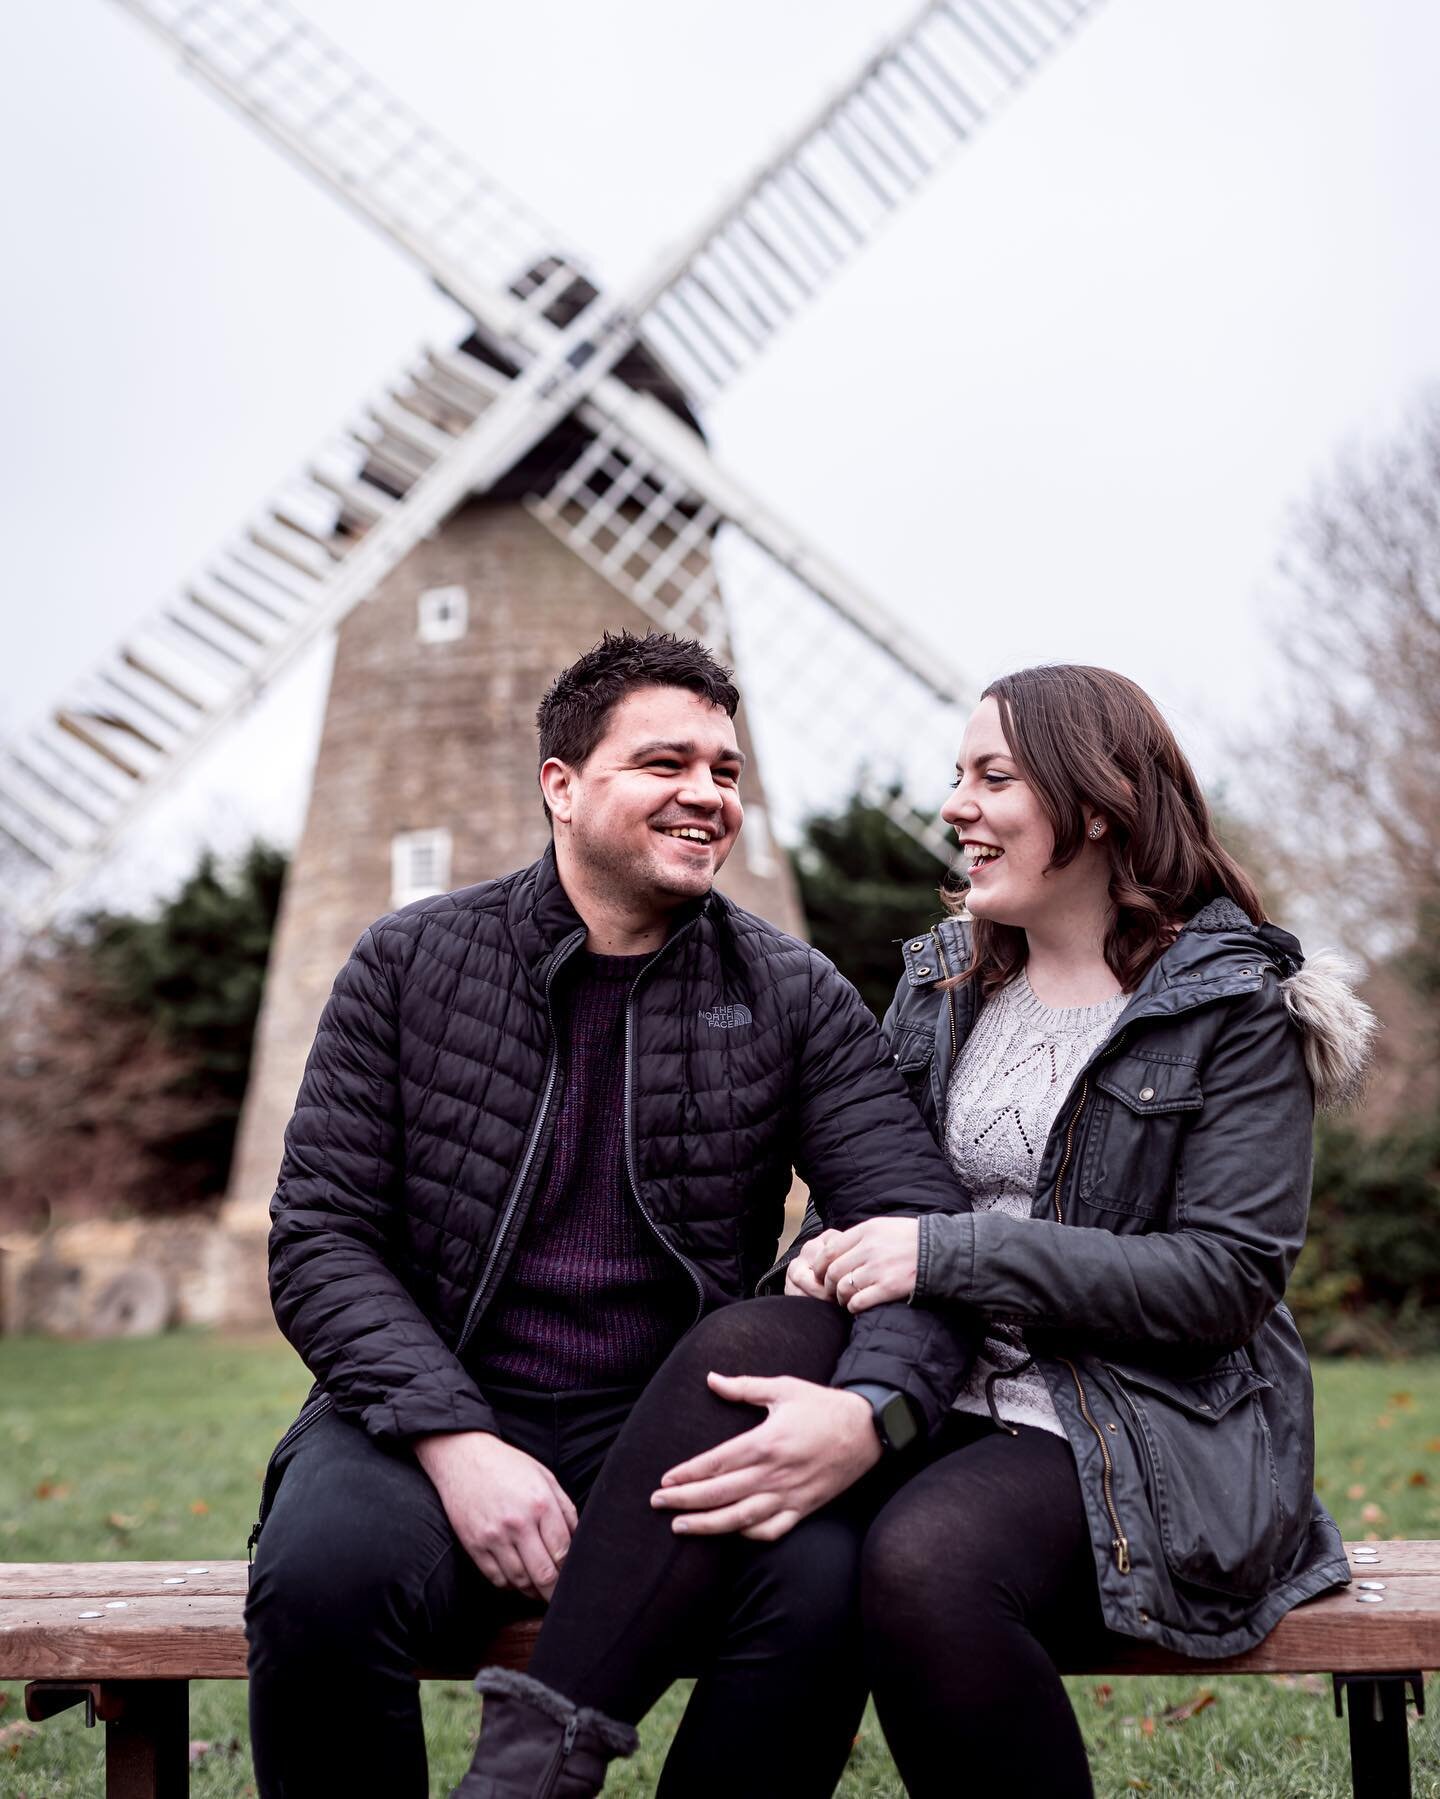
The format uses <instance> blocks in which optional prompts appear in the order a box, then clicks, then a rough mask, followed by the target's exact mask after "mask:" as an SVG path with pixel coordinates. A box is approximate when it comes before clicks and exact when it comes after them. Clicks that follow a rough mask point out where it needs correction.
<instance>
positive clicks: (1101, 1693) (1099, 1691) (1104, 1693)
mask: <svg viewBox="0 0 1440 1799" xmlns="http://www.w3.org/2000/svg"><path fill="white" fill-rule="evenodd" d="M1114 1697H1115V1689H1114V1687H1109V1686H1098V1687H1096V1689H1095V1703H1096V1705H1109V1703H1110V1701H1111V1700H1112V1699H1113V1698H1114Z"/></svg>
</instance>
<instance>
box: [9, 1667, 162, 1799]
mask: <svg viewBox="0 0 1440 1799" xmlns="http://www.w3.org/2000/svg"><path fill="white" fill-rule="evenodd" d="M72 1705H83V1706H84V1707H85V1723H86V1725H87V1727H88V1726H90V1725H93V1724H94V1723H95V1722H96V1720H97V1719H98V1720H99V1721H100V1722H101V1723H103V1724H104V1726H105V1799H184V1795H185V1794H186V1793H188V1792H189V1790H190V1684H189V1682H188V1681H184V1680H32V1681H31V1682H30V1683H29V1685H28V1686H27V1687H26V1688H25V1716H26V1717H27V1718H29V1719H31V1720H32V1722H34V1723H37V1724H38V1723H41V1722H43V1720H44V1719H46V1718H53V1717H54V1716H55V1715H56V1713H57V1712H63V1711H68V1710H69V1708H70V1707H71V1706H72Z"/></svg>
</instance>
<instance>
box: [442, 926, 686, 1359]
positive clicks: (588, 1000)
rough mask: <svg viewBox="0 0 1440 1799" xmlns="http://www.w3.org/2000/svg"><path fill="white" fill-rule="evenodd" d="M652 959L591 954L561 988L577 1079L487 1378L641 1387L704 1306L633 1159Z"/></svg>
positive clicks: (508, 1283)
mask: <svg viewBox="0 0 1440 1799" xmlns="http://www.w3.org/2000/svg"><path fill="white" fill-rule="evenodd" d="M649 960H650V957H649V956H592V955H587V954H584V953H582V954H581V955H579V956H577V957H576V958H575V961H574V963H572V964H571V970H573V972H570V971H567V973H569V978H568V979H567V980H566V981H565V983H564V985H563V987H562V989H561V990H560V991H559V993H558V994H557V995H556V999H555V1029H556V1034H557V1040H558V1041H557V1048H558V1050H559V1054H560V1066H561V1070H562V1074H563V1079H564V1084H563V1089H562V1092H561V1095H560V1099H559V1101H558V1103H557V1106H556V1111H555V1121H554V1138H553V1140H552V1142H551V1145H550V1158H549V1161H548V1162H547V1163H546V1166H545V1174H544V1177H543V1179H542V1181H541V1183H540V1186H539V1189H538V1191H537V1192H536V1194H535V1197H534V1199H533V1200H532V1201H531V1204H530V1211H529V1214H528V1216H527V1217H526V1219H525V1224H524V1228H523V1230H522V1231H521V1235H520V1241H519V1243H518V1244H517V1245H516V1248H515V1253H514V1255H513V1256H512V1258H511V1261H510V1265H509V1268H508V1269H507V1271H506V1274H505V1279H504V1281H503V1282H502V1284H501V1287H500V1291H499V1292H498V1293H497V1294H496V1296H495V1300H494V1302H493V1304H492V1305H491V1307H490V1309H489V1311H488V1312H487V1313H486V1315H485V1318H484V1320H483V1321H482V1324H481V1327H480V1330H479V1332H478V1333H477V1335H476V1338H475V1341H474V1344H473V1346H472V1347H471V1349H470V1350H469V1352H468V1353H467V1356H466V1361H467V1363H468V1364H469V1365H470V1367H471V1368H472V1369H473V1370H474V1372H475V1374H476V1376H477V1377H478V1378H479V1380H480V1383H481V1385H482V1387H483V1385H484V1380H485V1377H486V1376H487V1375H488V1376H489V1377H490V1378H491V1379H492V1380H498V1381H500V1382H510V1383H513V1384H515V1385H517V1386H526V1387H537V1388H540V1389H542V1390H545V1391H548V1392H556V1393H572V1392H576V1391H578V1390H581V1389H584V1388H587V1387H621V1386H627V1385H631V1384H633V1385H635V1386H640V1385H642V1384H643V1383H644V1382H645V1381H647V1380H648V1379H649V1378H650V1376H651V1375H652V1374H653V1373H654V1372H655V1370H656V1369H657V1368H658V1367H659V1365H660V1363H661V1362H662V1361H663V1360H664V1358H665V1356H666V1355H667V1354H668V1352H669V1351H670V1349H671V1348H672V1347H673V1346H674V1344H675V1343H676V1342H677V1340H678V1339H679V1338H680V1336H681V1335H682V1334H683V1333H684V1331H685V1329H686V1328H687V1326H688V1325H689V1323H690V1320H691V1318H692V1316H693V1314H694V1309H695V1297H694V1289H693V1288H692V1286H691V1284H690V1282H689V1280H688V1279H687V1278H686V1276H685V1273H684V1271H683V1270H682V1269H681V1268H680V1266H679V1264H678V1263H677V1262H676V1261H675V1259H674V1257H673V1256H671V1255H670V1254H669V1252H668V1251H667V1250H665V1249H664V1248H663V1247H662V1246H661V1244H660V1241H659V1239H658V1238H657V1237H656V1236H655V1234H654V1232H653V1231H652V1230H651V1229H650V1226H649V1225H648V1224H647V1223H646V1222H645V1218H644V1215H643V1214H642V1212H641V1210H640V1206H639V1202H638V1201H637V1200H636V1199H635V1197H634V1195H633V1193H632V1192H631V1190H630V1181H629V1177H628V1175H627V1173H626V1170H625V1002H626V1000H627V999H628V998H629V995H630V988H631V986H632V985H633V983H634V980H635V977H636V975H637V974H638V973H639V972H640V970H641V968H642V967H644V965H645V963H646V962H648V961H649ZM576 964H578V965H579V966H578V967H577V966H576Z"/></svg>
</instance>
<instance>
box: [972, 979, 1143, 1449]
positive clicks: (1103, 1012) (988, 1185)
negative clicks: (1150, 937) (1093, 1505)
mask: <svg viewBox="0 0 1440 1799" xmlns="http://www.w3.org/2000/svg"><path fill="white" fill-rule="evenodd" d="M1126 998H1127V995H1125V994H1123V993H1117V994H1116V996H1115V997H1114V999H1104V1000H1101V1001H1100V1003H1099V1004H1098V1005H1094V1006H1042V1005H1041V1003H1040V1001H1039V1000H1038V999H1036V997H1035V995H1034V994H1033V993H1032V992H1031V990H1030V983H1029V981H1028V980H1027V979H1026V978H1025V973H1024V970H1023V969H1022V970H1021V972H1020V973H1019V974H1018V975H1017V976H1016V977H1015V979H1014V980H1013V981H1011V982H1010V983H1009V985H1008V986H1005V987H1002V988H1001V989H1000V991H999V992H998V993H996V994H992V995H991V997H990V998H989V999H988V1000H986V1002H985V1004H984V1005H983V1006H982V1007H981V1008H980V1014H979V1016H978V1017H977V1019H976V1020H975V1027H974V1029H973V1030H972V1031H971V1033H970V1036H969V1037H968V1038H967V1039H966V1042H965V1046H964V1048H963V1049H962V1050H961V1052H960V1056H959V1059H958V1060H957V1061H956V1063H955V1067H954V1068H953V1070H952V1071H951V1075H950V1091H949V1095H948V1100H947V1105H946V1110H945V1153H946V1155H947V1156H948V1157H949V1159H950V1166H951V1167H952V1168H953V1169H954V1170H955V1172H956V1174H957V1175H958V1176H959V1177H960V1179H961V1181H962V1182H963V1183H964V1184H965V1186H966V1187H967V1188H968V1190H969V1192H970V1195H971V1198H972V1200H973V1203H974V1206H975V1210H976V1211H977V1212H991V1211H997V1210H998V1211H1002V1212H1008V1213H1009V1214H1010V1216H1011V1217H1012V1218H1028V1217H1030V1215H1031V1208H1032V1206H1033V1204H1034V1199H1035V1180H1036V1172H1037V1169H1038V1167H1039V1163H1040V1157H1041V1154H1042V1152H1043V1151H1044V1148H1045V1140H1046V1138H1047V1137H1048V1136H1049V1134H1050V1127H1051V1125H1052V1124H1053V1123H1054V1122H1055V1115H1056V1113H1057V1112H1058V1111H1059V1110H1060V1106H1061V1104H1062V1102H1063V1101H1064V1098H1065V1095H1066V1094H1067V1093H1068V1092H1069V1091H1070V1088H1071V1086H1072V1085H1073V1084H1074V1081H1075V1078H1076V1076H1077V1075H1078V1074H1079V1072H1080V1070H1081V1068H1082V1067H1083V1066H1084V1065H1085V1063H1086V1062H1088V1061H1089V1059H1090V1057H1091V1055H1092V1054H1093V1053H1094V1052H1095V1051H1096V1050H1097V1049H1098V1048H1099V1047H1100V1045H1101V1044H1102V1043H1103V1042H1104V1041H1105V1039H1106V1037H1107V1036H1109V1034H1110V1027H1111V1026H1112V1025H1113V1024H1114V1023H1115V1020H1116V1019H1117V1018H1118V1017H1119V1016H1120V1014H1121V1012H1123V1011H1124V1009H1125V1001H1126ZM1028 1355H1029V1350H1028V1349H1027V1348H1026V1346H1025V1339H1024V1337H1023V1335H1022V1334H1021V1332H1020V1330H1019V1328H1018V1327H1017V1326H1014V1325H1008V1324H997V1325H992V1326H991V1327H990V1334H989V1335H988V1336H987V1337H986V1339H985V1342H984V1344H983V1345H982V1347H981V1350H980V1353H979V1355H978V1357H977V1358H976V1362H975V1366H974V1368H973V1369H972V1371H971V1374H970V1379H969V1381H968V1382H967V1383H966V1385H965V1387H964V1388H963V1389H962V1391H961V1392H960V1394H959V1395H958V1397H957V1398H956V1400H955V1410H956V1411H957V1412H975V1413H978V1414H979V1415H981V1416H982V1417H988V1416H989V1407H988V1406H987V1405H986V1403H985V1381H986V1378H987V1377H988V1376H989V1375H990V1374H991V1373H992V1372H993V1371H994V1370H995V1369H996V1368H1015V1367H1019V1365H1020V1364H1021V1363H1022V1362H1024V1361H1025V1360H1026V1358H1027V1357H1028ZM994 1391H995V1404H996V1410H997V1412H998V1413H999V1416H1000V1417H1001V1418H1002V1419H1003V1420H1004V1422H1005V1423H1007V1424H1032V1425H1034V1426H1036V1427H1037V1428H1038V1429H1040V1430H1048V1431H1051V1432H1053V1433H1054V1435H1056V1436H1061V1437H1063V1436H1064V1434H1065V1431H1064V1428H1063V1426H1062V1425H1061V1423H1060V1420H1059V1419H1058V1418H1057V1417H1056V1416H1055V1408H1054V1406H1053V1405H1052V1404H1051V1402H1050V1394H1049V1391H1048V1389H1047V1388H1046V1386H1045V1381H1044V1378H1043V1377H1042V1376H1041V1374H1040V1372H1039V1371H1038V1369H1035V1368H1030V1369H1027V1370H1026V1371H1025V1372H1024V1373H1022V1374H1019V1375H1015V1376H1006V1377H1003V1378H1002V1379H1000V1380H998V1381H996V1383H995V1389H994Z"/></svg>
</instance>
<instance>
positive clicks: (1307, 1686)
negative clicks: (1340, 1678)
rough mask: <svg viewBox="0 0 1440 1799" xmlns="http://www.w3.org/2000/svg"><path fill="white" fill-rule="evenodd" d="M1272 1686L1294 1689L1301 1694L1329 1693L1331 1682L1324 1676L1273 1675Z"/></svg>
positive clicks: (1271, 1678)
mask: <svg viewBox="0 0 1440 1799" xmlns="http://www.w3.org/2000/svg"><path fill="white" fill-rule="evenodd" d="M1270 1681H1271V1684H1272V1685H1274V1686H1277V1687H1293V1688H1295V1689H1296V1690H1297V1691H1299V1692H1301V1693H1328V1692H1329V1691H1330V1682H1329V1681H1328V1680H1327V1679H1326V1678H1325V1676H1324V1675H1323V1674H1272V1675H1271V1676H1270Z"/></svg>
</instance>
